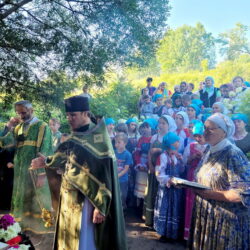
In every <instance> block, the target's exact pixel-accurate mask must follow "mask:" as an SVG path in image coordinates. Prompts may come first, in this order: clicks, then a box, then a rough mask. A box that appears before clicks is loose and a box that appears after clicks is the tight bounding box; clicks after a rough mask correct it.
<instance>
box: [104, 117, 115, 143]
mask: <svg viewBox="0 0 250 250" xmlns="http://www.w3.org/2000/svg"><path fill="white" fill-rule="evenodd" d="M105 124H106V126H107V130H108V134H109V138H110V140H111V142H112V144H113V142H114V138H115V131H114V128H115V121H114V119H113V118H105Z"/></svg>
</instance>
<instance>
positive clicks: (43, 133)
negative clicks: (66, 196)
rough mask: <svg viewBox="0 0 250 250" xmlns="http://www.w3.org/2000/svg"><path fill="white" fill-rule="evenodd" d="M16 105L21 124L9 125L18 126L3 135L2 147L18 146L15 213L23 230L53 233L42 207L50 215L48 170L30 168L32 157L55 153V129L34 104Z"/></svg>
mask: <svg viewBox="0 0 250 250" xmlns="http://www.w3.org/2000/svg"><path fill="white" fill-rule="evenodd" d="M14 108H15V111H16V114H17V115H18V116H19V118H20V123H19V124H18V125H17V126H15V127H14V124H13V126H9V127H14V128H13V129H12V130H9V132H8V133H7V134H6V136H4V137H1V138H0V146H1V147H2V148H3V149H6V150H7V149H8V148H10V147H11V146H13V147H15V157H14V187H13V194H12V202H11V213H13V215H14V217H15V219H16V220H17V221H20V224H21V226H22V230H23V231H32V232H35V233H46V232H50V231H51V232H52V230H51V229H49V228H46V227H45V225H44V221H43V219H44V218H42V216H41V214H42V210H43V212H45V211H47V214H50V210H51V198H50V190H49V186H48V182H47V178H46V172H45V171H44V170H43V169H42V170H41V169H39V170H35V171H34V170H32V171H31V170H29V168H30V164H31V160H32V159H33V158H35V157H37V154H39V153H42V154H45V155H49V154H51V153H52V140H51V131H50V129H49V127H48V125H47V124H46V123H45V122H43V121H41V120H39V119H38V118H37V117H35V116H34V111H33V107H32V103H30V102H29V101H26V100H22V101H19V102H16V103H15V104H14ZM9 123H11V120H10V121H9ZM10 125H11V124H10ZM49 224H50V223H47V224H46V226H48V225H49Z"/></svg>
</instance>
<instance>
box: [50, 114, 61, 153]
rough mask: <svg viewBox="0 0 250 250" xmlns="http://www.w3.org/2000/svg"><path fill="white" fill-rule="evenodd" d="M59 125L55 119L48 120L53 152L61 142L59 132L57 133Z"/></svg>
mask: <svg viewBox="0 0 250 250" xmlns="http://www.w3.org/2000/svg"><path fill="white" fill-rule="evenodd" d="M60 126H61V124H60V121H59V120H58V119H56V118H51V119H50V120H49V127H50V129H51V132H52V147H53V151H54V152H55V151H56V149H57V147H58V145H59V144H60V140H61V136H62V134H61V132H60V131H59V128H60Z"/></svg>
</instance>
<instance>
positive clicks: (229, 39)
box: [218, 23, 250, 60]
mask: <svg viewBox="0 0 250 250" xmlns="http://www.w3.org/2000/svg"><path fill="white" fill-rule="evenodd" d="M248 32H249V26H246V25H243V24H241V23H237V24H236V25H235V27H234V28H232V29H230V30H229V31H227V32H224V33H221V34H220V35H219V39H218V42H219V43H220V45H221V49H220V53H221V54H222V55H223V56H225V59H226V60H234V59H236V58H238V57H239V56H240V55H242V54H250V41H249V39H248Z"/></svg>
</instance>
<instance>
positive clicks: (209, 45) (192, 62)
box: [157, 23, 215, 72]
mask: <svg viewBox="0 0 250 250" xmlns="http://www.w3.org/2000/svg"><path fill="white" fill-rule="evenodd" d="M214 44H215V40H214V38H213V36H212V34H211V33H208V32H206V30H205V28H204V26H203V25H202V24H201V23H197V24H196V26H195V27H192V26H188V25H183V26H182V27H179V28H177V29H176V30H172V29H170V30H168V31H167V33H166V34H165V36H164V38H163V39H162V40H161V42H160V46H159V49H158V51H157V58H158V61H159V62H160V64H161V68H162V71H163V72H187V71H190V70H197V69H200V67H201V62H202V61H203V60H205V59H207V61H208V65H209V67H210V68H211V67H212V66H213V65H214V63H215V48H214Z"/></svg>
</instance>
